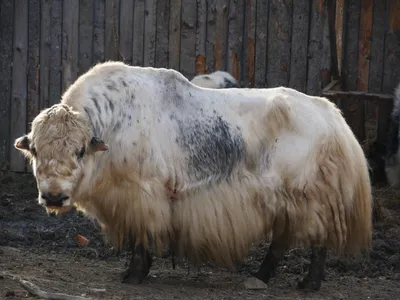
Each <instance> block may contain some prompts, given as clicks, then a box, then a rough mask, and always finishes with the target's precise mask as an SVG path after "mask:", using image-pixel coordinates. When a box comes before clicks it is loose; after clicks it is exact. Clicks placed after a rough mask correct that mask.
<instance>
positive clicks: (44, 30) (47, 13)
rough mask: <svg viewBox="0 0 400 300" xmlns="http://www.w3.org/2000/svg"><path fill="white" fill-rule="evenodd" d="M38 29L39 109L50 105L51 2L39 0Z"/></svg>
mask: <svg viewBox="0 0 400 300" xmlns="http://www.w3.org/2000/svg"><path fill="white" fill-rule="evenodd" d="M41 11H42V12H41V15H40V17H41V20H40V22H41V24H40V27H41V30H40V100H39V102H40V103H39V109H40V110H42V109H44V108H46V107H49V106H50V98H49V96H50V95H49V91H50V89H49V86H50V84H49V83H50V51H51V49H50V46H51V2H50V0H42V1H41Z"/></svg>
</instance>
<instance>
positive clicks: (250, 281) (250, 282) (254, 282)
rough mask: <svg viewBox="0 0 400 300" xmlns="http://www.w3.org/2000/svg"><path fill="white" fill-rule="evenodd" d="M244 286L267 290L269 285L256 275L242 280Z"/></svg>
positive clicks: (248, 288)
mask: <svg viewBox="0 0 400 300" xmlns="http://www.w3.org/2000/svg"><path fill="white" fill-rule="evenodd" d="M242 287H243V288H244V289H246V290H265V289H267V288H268V285H267V284H266V283H264V282H263V281H261V280H260V279H258V278H256V277H249V278H247V279H246V280H245V281H244V282H242Z"/></svg>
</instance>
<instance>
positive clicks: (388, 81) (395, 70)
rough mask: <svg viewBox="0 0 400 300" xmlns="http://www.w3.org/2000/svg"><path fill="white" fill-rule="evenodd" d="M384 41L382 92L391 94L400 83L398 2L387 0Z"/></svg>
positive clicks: (399, 6)
mask: <svg viewBox="0 0 400 300" xmlns="http://www.w3.org/2000/svg"><path fill="white" fill-rule="evenodd" d="M388 25H389V26H388V31H387V35H386V40H385V56H384V59H385V62H384V63H385V64H384V68H383V83H382V92H383V93H387V94H393V93H394V88H395V87H397V85H398V84H399V81H400V1H399V0H389V24H388Z"/></svg>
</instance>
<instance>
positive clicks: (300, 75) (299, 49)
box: [289, 1, 311, 93]
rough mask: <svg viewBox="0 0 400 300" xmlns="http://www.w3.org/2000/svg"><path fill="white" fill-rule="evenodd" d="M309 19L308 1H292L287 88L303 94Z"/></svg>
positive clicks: (305, 82)
mask: <svg viewBox="0 0 400 300" xmlns="http://www.w3.org/2000/svg"><path fill="white" fill-rule="evenodd" d="M310 17H311V16H310V1H293V27H292V42H291V53H290V79H289V87H291V88H294V89H296V90H298V91H300V92H303V93H304V92H305V91H306V85H307V60H308V59H307V50H308V31H309V19H310Z"/></svg>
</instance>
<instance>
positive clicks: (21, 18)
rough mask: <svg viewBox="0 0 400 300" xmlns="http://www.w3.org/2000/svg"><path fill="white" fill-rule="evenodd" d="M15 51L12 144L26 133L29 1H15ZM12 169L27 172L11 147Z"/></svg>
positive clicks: (21, 157) (18, 154)
mask: <svg viewBox="0 0 400 300" xmlns="http://www.w3.org/2000/svg"><path fill="white" fill-rule="evenodd" d="M14 18H15V22H14V51H13V72H12V96H11V128H10V132H11V142H12V143H13V141H14V140H15V139H16V138H18V137H19V136H21V135H23V134H25V133H26V123H27V122H26V121H27V116H26V111H27V109H26V100H27V94H26V92H27V76H26V74H27V59H28V53H27V50H28V49H27V48H28V1H25V0H15V10H14ZM10 169H11V170H12V171H16V172H24V171H25V159H24V157H23V156H22V155H21V153H20V152H19V151H18V150H17V149H15V148H14V147H11V152H10Z"/></svg>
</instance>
